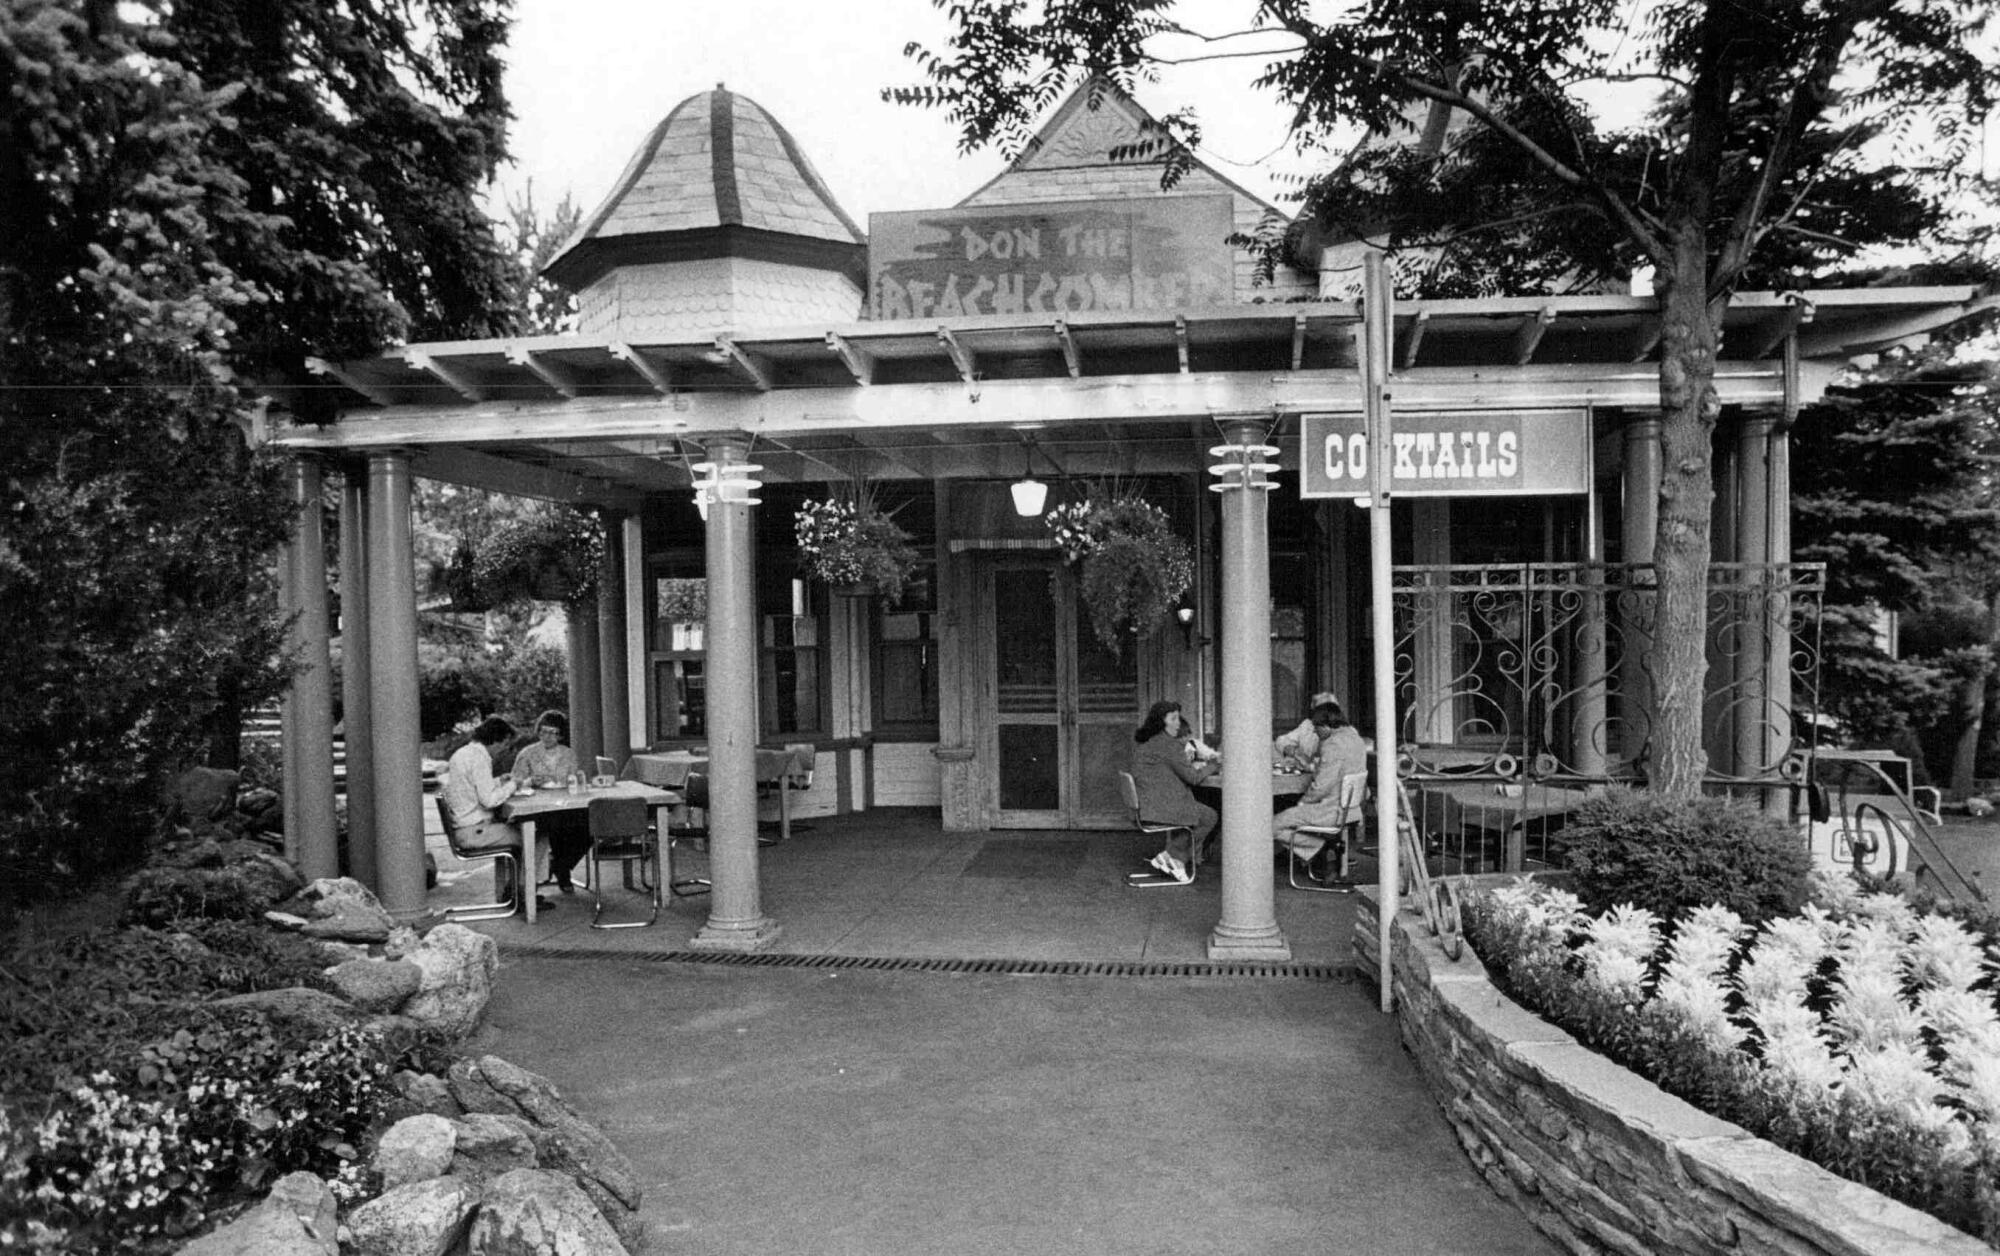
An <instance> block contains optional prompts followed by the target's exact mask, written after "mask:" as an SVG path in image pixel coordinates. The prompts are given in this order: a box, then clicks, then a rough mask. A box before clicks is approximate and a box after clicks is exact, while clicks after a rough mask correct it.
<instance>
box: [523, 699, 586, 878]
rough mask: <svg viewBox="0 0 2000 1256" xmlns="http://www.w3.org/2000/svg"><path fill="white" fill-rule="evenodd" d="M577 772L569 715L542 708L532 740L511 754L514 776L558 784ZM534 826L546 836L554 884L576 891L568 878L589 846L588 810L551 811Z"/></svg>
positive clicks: (526, 782)
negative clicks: (584, 811)
mask: <svg viewBox="0 0 2000 1256" xmlns="http://www.w3.org/2000/svg"><path fill="white" fill-rule="evenodd" d="M576 775H577V764H576V751H575V750H573V749H571V748H570V745H569V717H568V716H567V715H564V714H563V713H562V712H561V711H544V712H542V713H541V714H540V715H539V716H537V717H535V742H534V744H533V745H531V746H524V747H522V748H521V752H520V753H519V754H517V755H515V756H514V767H513V778H514V779H515V780H516V781H519V782H520V783H521V784H523V785H533V786H558V785H565V784H567V783H569V781H570V779H571V778H572V777H575V776H576ZM535 827H536V829H537V830H539V831H540V832H542V833H545V834H546V835H547V836H548V841H549V871H550V872H551V873H553V874H554V875H555V881H556V888H558V889H560V890H561V891H562V892H563V893H565V894H574V893H576V883H575V882H574V881H572V880H571V879H570V874H571V872H572V871H573V870H574V869H575V867H576V865H577V861H578V860H580V859H582V858H583V857H584V855H585V854H586V853H588V852H589V850H590V821H589V817H588V814H587V813H583V812H574V811H556V812H551V813H549V814H548V815H545V816H543V817H542V818H541V822H540V823H539V824H537V825H536V826H535Z"/></svg>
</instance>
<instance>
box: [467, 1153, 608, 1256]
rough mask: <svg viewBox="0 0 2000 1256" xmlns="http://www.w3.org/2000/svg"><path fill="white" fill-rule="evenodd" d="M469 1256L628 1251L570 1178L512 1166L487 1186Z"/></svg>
mask: <svg viewBox="0 0 2000 1256" xmlns="http://www.w3.org/2000/svg"><path fill="white" fill-rule="evenodd" d="M466 1246H467V1250H468V1252H470V1254H471V1256H543V1254H544V1253H549V1252H560V1253H563V1256H626V1253H627V1248H626V1247H625V1245H624V1244H623V1243H622V1242H620V1241H619V1239H618V1235H617V1233H616V1232H615V1231H613V1230H612V1228H611V1226H610V1225H609V1224H607V1223H606V1221H605V1220H604V1218H603V1217H602V1216H600V1215H599V1214H598V1211H597V1209H596V1208H595V1207H593V1206H592V1205H591V1202H590V1200H589V1199H587V1198H585V1197H584V1194H583V1192H582V1191H580V1190H578V1189H577V1188H576V1186H575V1184H574V1183H572V1182H571V1181H570V1180H569V1179H568V1178H565V1177H563V1176H561V1175H560V1174H556V1173H547V1172H544V1171H542V1170H540V1169H515V1170H514V1171H513V1172H511V1173H503V1174H501V1175H500V1176H499V1177H497V1178H495V1179H493V1180H492V1181H491V1182H489V1183H487V1185H486V1197H485V1200H484V1202H483V1203H481V1204H480V1207H479V1211H478V1213H477V1214H476V1215H475V1216H474V1217H473V1219H472V1228H471V1231H470V1232H469V1233H468V1235H467V1244H466Z"/></svg>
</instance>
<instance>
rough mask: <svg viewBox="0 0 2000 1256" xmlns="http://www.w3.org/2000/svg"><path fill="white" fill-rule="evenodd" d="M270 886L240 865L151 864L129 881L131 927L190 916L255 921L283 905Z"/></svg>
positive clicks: (127, 903)
mask: <svg viewBox="0 0 2000 1256" xmlns="http://www.w3.org/2000/svg"><path fill="white" fill-rule="evenodd" d="M277 902H278V900H277V899H276V898H275V897H273V896H272V894H271V892H270V889H269V888H268V886H267V885H265V884H263V883H262V882H260V881H259V880H257V879H255V878H253V877H251V876H249V875H246V874H245V873H244V872H243V871H242V870H240V869H238V868H162V867H156V868H146V869H143V870H141V871H140V872H138V873H136V874H134V875H133V877H132V879H131V880H130V881H128V882H126V888H125V910H124V914H123V915H122V916H121V917H120V922H121V923H123V924H128V925H171V924H174V923H175V922H177V921H180V920H183V919H188V918H195V919H201V918H208V919H214V920H255V919H257V918H258V917H260V916H262V915H263V914H264V913H265V912H267V911H269V910H271V908H273V907H275V906H276V905H277Z"/></svg>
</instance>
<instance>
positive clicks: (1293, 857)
mask: <svg viewBox="0 0 2000 1256" xmlns="http://www.w3.org/2000/svg"><path fill="white" fill-rule="evenodd" d="M1367 797H1368V773H1366V772H1349V773H1348V774H1347V775H1346V776H1343V777H1341V778H1340V798H1339V804H1340V822H1339V823H1338V824H1301V825H1300V826H1299V827H1298V828H1297V829H1296V830H1295V831H1296V832H1299V833H1310V834H1312V835H1313V836H1315V837H1323V838H1325V839H1326V841H1327V844H1328V845H1330V846H1331V845H1337V846H1338V847H1339V849H1340V870H1339V871H1338V872H1337V873H1336V874H1335V875H1334V877H1333V879H1331V880H1328V881H1323V882H1313V877H1312V874H1311V873H1310V872H1308V873H1307V874H1306V880H1307V881H1308V882H1313V883H1311V884H1306V885H1301V884H1299V849H1298V847H1296V846H1287V847H1286V848H1285V853H1286V856H1287V858H1286V860H1285V864H1286V869H1285V880H1286V881H1287V882H1288V883H1290V885H1291V887H1292V888H1293V889H1295V890H1307V891H1310V892H1311V893H1314V894H1352V893H1354V891H1355V890H1357V889H1359V888H1360V887H1359V886H1357V885H1356V884H1355V883H1354V882H1353V881H1350V880H1348V879H1347V873H1348V859H1349V857H1350V855H1351V854H1352V853H1353V852H1352V850H1351V849H1350V847H1349V844H1348V840H1347V835H1348V831H1349V830H1350V829H1353V828H1354V827H1355V826H1357V825H1359V824H1360V823H1361V819H1362V816H1361V806H1362V803H1363V802H1364V801H1366V800H1367Z"/></svg>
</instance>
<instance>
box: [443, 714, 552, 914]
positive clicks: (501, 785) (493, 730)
mask: <svg viewBox="0 0 2000 1256" xmlns="http://www.w3.org/2000/svg"><path fill="white" fill-rule="evenodd" d="M513 735H514V727H513V725H511V724H509V723H508V722H507V721H506V720H503V719H501V718H500V717H499V716H497V715H495V716H490V717H488V718H487V719H485V720H482V721H480V723H479V726H478V727H477V728H474V729H473V730H472V740H471V741H468V742H466V743H465V744H464V745H463V746H460V747H459V748H458V749H457V750H455V751H453V752H452V756H451V760H450V761H449V762H448V763H447V764H446V765H445V774H444V776H443V777H442V778H441V779H440V780H439V782H438V798H439V799H440V800H441V801H442V802H443V803H444V810H445V815H446V817H447V818H448V819H449V820H450V822H451V829H452V831H451V837H452V840H453V841H455V842H456V843H457V844H458V845H460V846H462V847H465V848H466V849H468V850H494V849H497V848H501V847H510V846H511V847H513V848H514V849H516V850H519V849H520V847H521V830H520V829H518V828H516V827H514V826H513V825H511V824H508V823H506V822H505V821H503V820H501V819H500V818H499V817H498V816H496V815H494V814H493V810H494V808H496V807H498V806H499V805H500V804H501V803H504V802H506V801H507V799H508V797H509V796H510V795H511V794H512V793H513V792H514V778H513V777H511V776H498V777H496V776H495V775H494V774H493V750H494V748H495V747H496V746H501V745H505V744H506V743H507V741H508V740H509V739H510V738H512V737H513ZM535 847H536V851H535V863H536V866H537V867H540V866H542V865H544V864H545V863H546V862H547V860H548V856H547V854H546V853H545V852H546V851H547V849H548V848H547V845H546V843H545V842H543V841H541V840H537V841H536V842H535ZM503 888H504V887H503ZM505 896H506V895H505V894H503V895H502V897H505ZM544 905H545V904H543V903H540V902H537V904H536V906H537V907H538V908H539V907H542V906H544Z"/></svg>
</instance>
